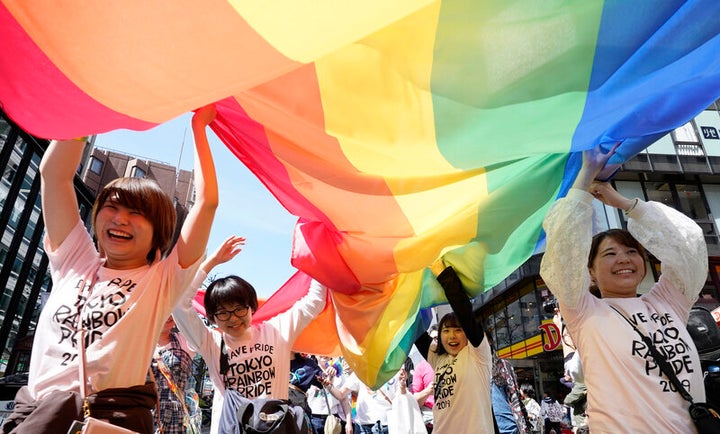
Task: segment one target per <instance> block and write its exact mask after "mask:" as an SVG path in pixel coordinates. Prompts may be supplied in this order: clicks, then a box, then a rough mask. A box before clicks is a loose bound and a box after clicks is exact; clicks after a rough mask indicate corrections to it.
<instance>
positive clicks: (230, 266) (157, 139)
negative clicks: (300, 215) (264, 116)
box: [95, 114, 296, 298]
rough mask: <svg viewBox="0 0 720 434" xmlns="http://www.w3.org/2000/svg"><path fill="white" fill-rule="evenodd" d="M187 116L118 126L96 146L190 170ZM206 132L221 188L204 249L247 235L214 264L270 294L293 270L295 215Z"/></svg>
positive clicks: (219, 270)
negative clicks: (231, 254) (234, 252)
mask: <svg viewBox="0 0 720 434" xmlns="http://www.w3.org/2000/svg"><path fill="white" fill-rule="evenodd" d="M190 118H191V114H185V115H183V116H180V117H178V118H176V119H174V120H172V121H169V122H166V123H164V124H162V125H160V126H158V127H155V128H153V129H151V130H147V131H130V130H116V131H113V132H110V133H106V134H101V135H98V137H97V139H96V141H95V145H96V146H99V147H103V148H107V149H111V150H114V151H118V152H122V153H127V154H132V155H136V156H138V157H143V158H148V159H152V160H158V161H162V162H164V163H167V164H171V165H173V166H178V162H179V163H180V164H179V166H180V168H182V169H187V170H192V168H193V152H194V151H193V139H192V131H191V129H190ZM207 131H208V138H209V140H210V147H211V149H212V152H213V157H214V161H215V166H216V169H217V173H218V183H219V187H220V206H219V207H218V210H217V213H216V215H215V223H214V225H213V228H212V231H211V233H210V241H209V242H208V250H209V251H214V250H215V249H216V248H217V246H218V245H220V243H222V242H223V240H225V238H227V237H228V236H230V235H233V234H237V235H242V236H244V237H246V238H247V241H246V244H245V248H244V249H243V251H242V252H241V253H240V254H239V255H238V256H236V257H235V259H233V260H232V261H230V262H228V263H226V264H223V265H221V266H218V267H217V268H216V269H215V270H214V273H216V274H217V275H219V276H220V275H227V274H237V275H239V276H241V277H243V278H244V279H246V280H247V281H248V282H250V283H251V284H252V285H253V286H254V287H255V289H256V290H257V292H258V296H259V297H265V298H266V297H269V296H270V295H271V294H272V293H273V292H274V291H275V290H276V289H278V288H279V287H280V286H281V285H282V284H283V283H285V281H286V280H287V279H288V278H289V277H290V276H291V275H292V274H293V273H294V271H295V269H294V268H292V266H291V265H290V250H291V246H292V231H293V227H294V224H295V221H296V217H295V216H293V215H291V214H290V213H288V212H287V210H285V208H283V207H282V206H281V205H280V204H279V203H278V201H277V200H276V199H275V198H274V197H273V196H272V195H271V194H270V192H268V191H267V189H265V187H264V186H263V185H262V184H261V183H260V182H259V181H258V180H257V178H255V176H254V175H253V174H252V173H251V172H250V171H249V170H248V169H247V168H246V167H245V166H244V165H243V164H242V163H241V162H240V160H238V159H237V158H236V157H235V156H234V155H233V154H232V153H231V152H230V151H229V150H228V149H227V148H226V147H225V145H223V144H222V142H220V140H219V139H218V138H217V137H216V136H215V134H214V133H213V132H212V131H211V130H210V129H209V128H208V130H207ZM183 139H184V143H185V144H184V146H183ZM181 150H182V155H181Z"/></svg>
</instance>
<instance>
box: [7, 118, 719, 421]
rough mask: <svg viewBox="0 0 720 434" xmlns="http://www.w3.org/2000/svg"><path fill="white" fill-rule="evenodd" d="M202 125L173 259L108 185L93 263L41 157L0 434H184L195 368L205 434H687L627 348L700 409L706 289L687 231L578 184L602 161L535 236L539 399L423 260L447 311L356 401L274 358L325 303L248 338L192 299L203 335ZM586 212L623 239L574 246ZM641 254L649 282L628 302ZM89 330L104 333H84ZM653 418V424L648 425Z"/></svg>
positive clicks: (211, 196) (666, 212)
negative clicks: (40, 260)
mask: <svg viewBox="0 0 720 434" xmlns="http://www.w3.org/2000/svg"><path fill="white" fill-rule="evenodd" d="M214 116H215V112H214V109H213V108H212V107H205V108H202V109H200V110H198V111H197V113H196V114H195V116H194V117H193V122H192V125H193V132H194V137H195V143H196V179H195V184H196V186H197V195H196V199H195V204H194V206H193V207H192V209H191V210H190V213H189V214H188V216H187V218H186V220H185V223H184V225H183V227H182V228H181V231H180V237H179V239H178V241H177V243H176V244H175V245H174V247H171V237H172V234H173V233H174V232H175V231H174V221H175V215H174V209H173V207H172V203H171V202H170V199H169V198H168V197H167V195H166V194H165V193H164V192H163V191H161V190H159V188H157V186H156V185H153V183H152V182H150V181H147V180H142V179H136V178H122V179H119V180H117V181H116V182H113V183H110V184H108V186H107V187H106V188H105V189H104V190H103V192H102V193H101V194H100V195H99V196H98V199H97V201H96V204H95V207H94V209H93V213H92V218H93V228H94V235H95V238H96V239H97V246H96V245H95V244H94V242H93V240H92V238H91V237H90V235H89V234H88V233H87V231H86V230H85V228H84V226H83V225H82V223H81V221H80V217H79V214H78V210H77V203H76V202H74V201H73V200H72V198H74V197H75V195H74V190H73V184H72V183H73V176H74V170H75V167H76V166H77V162H78V161H79V159H80V155H81V152H82V149H83V143H82V140H67V141H62V142H57V141H55V142H53V143H51V145H50V147H49V149H48V151H47V152H46V154H45V156H44V157H43V161H42V163H41V166H40V173H41V177H42V188H43V216H44V218H45V222H46V226H47V236H46V240H45V248H46V251H47V252H48V256H49V257H50V263H51V269H52V277H53V281H54V283H55V285H54V290H53V292H52V294H51V296H50V298H49V300H48V302H47V304H46V307H45V310H44V311H43V312H42V314H41V316H40V319H39V321H38V331H39V333H37V335H36V341H35V344H34V347H33V354H32V359H31V364H30V378H29V383H28V386H27V387H25V388H23V389H21V391H20V392H19V393H18V396H17V398H16V401H17V406H16V410H15V412H14V413H13V415H12V416H11V417H10V418H8V419H7V421H6V422H5V423H4V425H3V428H2V432H3V433H22V432H30V431H28V430H31V431H32V432H34V433H44V432H57V431H56V430H57V426H65V424H66V425H67V426H69V425H70V423H72V421H73V420H82V419H83V417H85V416H86V415H87V413H84V411H89V412H90V415H92V416H93V417H98V418H102V419H106V420H108V421H109V422H110V423H112V424H113V425H117V426H122V427H125V428H127V429H130V430H133V431H134V432H138V433H143V434H152V433H165V434H169V433H199V432H200V431H201V430H202V429H203V427H202V414H201V411H200V408H199V407H200V404H201V402H200V400H199V399H198V396H197V393H196V392H195V390H196V389H195V384H194V376H193V375H192V374H193V370H192V366H193V359H195V360H197V359H200V358H201V359H202V360H203V362H204V364H205V365H206V367H207V374H208V377H209V379H210V382H211V383H212V389H213V392H212V394H213V399H212V406H211V407H212V413H211V416H210V420H211V421H210V432H211V433H212V434H217V433H225V432H233V428H236V427H237V425H238V423H239V420H238V418H239V417H240V416H238V411H239V409H240V408H243V406H244V405H245V403H246V402H247V401H248V400H251V401H252V400H256V399H262V398H274V399H279V400H285V401H286V402H288V403H289V405H290V406H291V407H293V408H295V409H299V410H298V411H299V413H298V414H300V415H301V417H302V418H303V419H304V420H305V421H306V425H305V426H306V429H307V432H313V433H316V434H337V433H338V432H342V433H345V434H353V433H356V434H388V433H392V434H396V433H397V434H421V433H433V432H434V433H436V434H464V433H467V434H477V433H502V434H525V433H527V434H538V433H544V434H550V433H555V434H561V432H564V430H568V429H570V430H573V431H576V432H583V431H585V432H587V430H588V427H589V428H590V429H592V430H596V431H597V432H613V433H621V432H628V433H640V432H673V433H693V432H695V430H694V428H693V421H692V420H691V418H690V416H689V414H688V411H687V403H686V402H685V400H684V399H685V398H684V397H683V396H681V394H680V393H677V391H674V390H673V389H672V388H670V387H668V388H665V389H664V388H663V387H662V384H663V381H666V380H663V376H662V375H661V374H660V373H659V372H657V371H654V369H655V368H653V365H652V364H650V363H648V357H654V356H648V353H647V352H641V354H637V352H635V351H634V350H633V349H634V348H635V347H633V345H635V344H637V342H638V340H637V339H638V337H637V335H636V333H637V334H642V333H647V334H651V335H652V336H653V338H654V339H655V340H656V341H658V342H660V343H667V344H669V345H672V346H673V348H676V349H678V350H677V351H676V352H675V354H674V355H668V356H669V357H675V356H677V357H678V360H680V361H681V362H682V363H681V365H682V369H679V371H678V372H677V376H678V377H680V379H681V381H682V384H683V385H685V386H686V387H687V392H688V393H689V394H690V395H692V397H693V398H694V399H695V400H696V401H699V402H701V401H704V400H705V391H704V388H703V378H702V373H703V369H702V368H701V366H700V362H699V359H698V352H697V350H696V349H695V347H694V345H693V340H692V338H691V336H690V335H689V334H688V331H687V330H686V329H685V324H686V323H687V319H688V312H689V310H690V308H691V306H692V305H693V303H694V301H695V299H696V298H697V295H698V292H699V291H700V289H701V288H702V286H703V284H704V281H705V276H706V271H707V253H706V250H705V243H704V238H703V234H702V230H701V229H700V228H699V227H698V226H697V224H695V223H694V222H693V221H692V220H691V219H689V218H687V217H685V216H684V215H682V214H680V213H678V212H676V211H674V210H672V209H670V208H668V207H666V206H664V205H662V204H659V203H655V202H645V201H642V200H640V199H628V198H626V197H624V196H622V195H620V194H619V193H618V192H617V191H615V190H614V189H613V188H612V186H611V185H610V184H608V183H607V182H601V181H597V180H596V179H595V178H596V177H597V175H598V173H599V172H600V170H601V169H602V168H603V167H604V166H605V163H606V162H607V161H608V159H609V158H610V156H611V155H612V153H613V152H614V149H615V148H613V149H611V150H610V151H609V152H603V151H601V150H600V149H595V150H591V151H586V152H585V154H584V160H583V161H584V162H583V166H582V169H581V171H580V173H579V175H578V177H577V179H576V181H575V183H574V185H573V187H572V189H571V190H570V192H569V193H568V194H567V197H566V198H563V199H561V200H559V201H558V202H557V203H556V204H555V205H554V206H553V207H552V209H551V210H550V211H549V212H548V215H547V217H546V219H545V230H546V232H547V252H546V254H545V256H544V259H543V262H542V271H541V273H542V276H543V278H544V279H545V281H546V283H547V286H548V288H549V289H550V290H552V292H553V293H554V294H555V295H556V297H557V299H558V301H559V309H558V310H557V312H556V315H555V318H554V320H555V321H556V322H557V324H558V327H559V329H560V330H561V331H562V334H563V351H564V373H563V375H562V376H561V378H559V379H558V384H557V388H555V389H551V390H544V391H543V397H542V399H539V397H538V396H537V395H536V393H535V387H534V385H532V384H528V383H523V384H519V383H518V379H517V376H516V374H515V372H514V369H513V366H512V364H511V363H510V362H508V361H507V360H505V359H502V358H499V357H498V356H497V353H496V352H495V350H494V348H493V345H492V342H490V336H488V335H487V334H486V333H485V330H484V328H483V321H482V320H479V319H478V318H476V316H475V314H474V312H473V309H472V304H471V300H470V298H469V296H468V291H466V290H465V288H464V286H463V283H462V276H461V275H460V274H459V272H458V271H456V270H455V269H454V268H453V267H452V266H451V265H447V264H444V263H442V261H440V262H439V263H438V264H436V267H437V269H435V268H433V272H434V273H435V275H436V279H437V282H438V283H439V285H440V287H441V288H442V290H443V292H444V295H445V297H446V298H447V301H448V303H449V305H450V307H451V308H452V312H450V313H447V314H446V315H444V316H443V317H442V318H440V319H439V321H438V322H437V324H436V325H434V326H432V327H431V328H430V329H429V330H427V331H426V332H424V333H422V334H421V335H420V336H418V338H417V340H416V341H415V346H414V351H416V353H415V354H413V355H412V356H411V357H408V359H407V361H406V363H405V365H404V366H403V367H402V368H401V369H399V371H398V372H397V373H396V374H395V375H394V376H392V377H391V378H390V379H389V380H388V381H387V382H385V383H384V384H383V385H382V386H380V387H376V388H370V387H368V386H367V385H365V384H363V382H362V381H361V380H360V379H359V378H358V376H357V375H356V374H355V373H354V372H353V370H352V369H351V367H350V366H349V364H348V363H347V362H346V361H345V360H344V359H343V358H342V357H339V356H335V357H328V356H327V355H309V354H300V353H295V352H293V350H292V348H293V343H294V342H295V340H296V338H297V337H298V335H299V334H300V333H301V331H302V330H303V328H304V327H305V326H307V325H308V324H309V323H310V322H311V321H312V320H313V318H315V317H316V316H317V315H318V314H319V313H320V312H321V311H322V310H323V308H324V307H325V304H326V303H327V301H328V299H329V291H328V288H326V287H325V286H324V285H322V284H321V283H319V282H316V281H313V282H312V283H311V284H310V288H309V290H308V293H307V295H306V296H305V297H303V298H302V299H300V300H299V301H297V302H296V303H295V304H294V305H293V306H292V307H291V308H290V309H288V310H287V311H285V312H283V313H281V314H279V315H277V316H275V317H273V318H271V319H269V320H267V321H265V322H262V323H260V324H254V323H253V322H252V317H253V315H254V314H255V312H256V311H257V309H258V298H257V294H256V292H255V289H254V288H253V286H252V285H251V284H250V283H249V282H247V281H245V280H244V279H243V278H241V277H239V276H236V275H231V276H224V277H219V278H216V279H213V281H212V282H211V283H210V284H209V285H208V286H207V288H206V290H205V295H204V306H205V310H206V318H205V320H203V319H201V318H200V317H199V316H198V315H197V313H196V311H195V310H194V308H193V305H192V300H193V299H194V297H195V296H196V292H197V290H198V289H200V288H201V285H202V284H203V282H204V281H205V280H206V279H207V278H208V275H209V274H210V272H211V270H212V269H213V268H214V267H215V266H217V265H218V264H221V263H224V262H227V261H229V260H231V259H232V258H234V257H235V256H236V255H237V254H238V253H239V252H240V251H241V249H242V248H243V245H244V243H245V239H244V238H243V237H239V236H230V237H229V238H228V239H227V240H226V241H225V242H224V243H223V244H222V245H221V246H219V247H218V248H217V250H216V251H214V252H213V253H211V254H210V255H208V256H207V258H205V259H204V260H202V256H203V253H204V251H205V249H206V244H207V239H208V235H209V231H210V227H211V226H212V220H213V216H214V210H215V208H216V206H217V203H218V200H219V198H218V189H217V182H216V179H215V174H214V166H213V163H212V158H211V155H210V150H209V146H208V143H207V138H206V137H205V132H204V130H205V127H206V126H207V125H208V124H209V122H211V121H212V119H213V118H214ZM593 198H595V199H598V200H600V201H601V202H603V203H604V204H606V205H607V206H612V207H616V208H619V209H621V210H623V211H624V212H625V214H626V215H627V217H628V219H629V224H628V229H629V231H624V230H610V231H607V232H604V233H601V234H598V235H595V236H594V237H593V235H592V233H591V228H592V206H591V205H590V202H591V200H592V199H593ZM646 248H647V249H648V251H650V252H652V254H653V255H655V256H656V257H657V258H659V259H660V260H661V261H662V266H663V273H662V275H661V277H660V280H659V281H658V282H657V283H655V284H654V286H652V288H651V289H650V291H649V292H648V293H647V294H645V295H643V296H640V297H638V287H639V285H640V283H641V282H642V281H643V279H644V278H645V275H646V269H645V267H646V250H645V249H646ZM110 298H113V300H115V301H116V302H114V303H112V306H110V304H111V303H107V302H105V301H107V300H109V299H110ZM96 313H97V314H99V316H102V317H103V318H111V315H113V314H114V315H115V317H113V318H115V320H113V321H107V322H103V323H101V324H100V323H97V321H89V320H88V318H96V317H99V316H98V315H95V314H96ZM171 314H172V317H171V316H170V315H171ZM628 323H630V324H631V325H632V327H631V326H630V325H628ZM633 324H634V325H633ZM634 328H635V330H633V329H634ZM640 329H642V330H640ZM680 349H681V350H682V351H680ZM680 358H681V359H680ZM620 366H621V367H622V369H617V368H618V367H620ZM674 366H678V365H677V364H674ZM561 384H564V385H565V386H566V389H565V390H564V391H563V390H562V389H561ZM626 390H633V393H632V394H628V393H622V392H623V391H626ZM156 391H157V392H156ZM557 391H562V393H557ZM561 395H562V398H561ZM559 398H561V399H562V401H559ZM158 399H159V403H158V402H157V401H158ZM538 399H539V401H538ZM659 402H662V403H663V404H662V407H661V411H653V410H652V409H654V408H656V407H657V404H658V403H659ZM83 404H85V405H83ZM83 407H84V408H83ZM620 415H622V416H620ZM329 431H330V432H329Z"/></svg>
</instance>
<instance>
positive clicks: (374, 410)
mask: <svg viewBox="0 0 720 434" xmlns="http://www.w3.org/2000/svg"><path fill="white" fill-rule="evenodd" d="M346 385H347V388H348V389H350V390H352V391H354V392H356V393H357V402H356V406H355V413H356V414H355V420H354V421H353V422H355V423H358V424H360V425H369V424H374V423H375V422H377V421H380V424H381V425H387V424H388V420H387V414H388V412H389V411H390V410H392V400H393V398H395V394H396V393H398V392H399V391H398V374H395V376H394V377H392V378H391V379H390V380H388V381H387V382H386V383H385V384H383V385H382V386H380V388H379V389H377V390H372V389H371V388H369V387H368V386H366V385H365V384H364V383H363V382H362V381H360V379H359V378H358V376H357V375H356V374H355V373H354V372H353V373H352V374H350V375H349V376H348V379H347V383H346Z"/></svg>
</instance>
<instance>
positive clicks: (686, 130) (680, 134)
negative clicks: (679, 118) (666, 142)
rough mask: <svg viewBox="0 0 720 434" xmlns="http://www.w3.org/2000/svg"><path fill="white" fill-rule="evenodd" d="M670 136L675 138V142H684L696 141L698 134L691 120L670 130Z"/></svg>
mask: <svg viewBox="0 0 720 434" xmlns="http://www.w3.org/2000/svg"><path fill="white" fill-rule="evenodd" d="M672 137H673V139H675V141H676V142H685V143H698V142H699V140H698V136H697V132H696V131H695V125H694V124H693V122H692V121H690V122H688V123H686V124H685V125H683V126H681V127H678V128H676V129H675V130H674V131H673V132H672Z"/></svg>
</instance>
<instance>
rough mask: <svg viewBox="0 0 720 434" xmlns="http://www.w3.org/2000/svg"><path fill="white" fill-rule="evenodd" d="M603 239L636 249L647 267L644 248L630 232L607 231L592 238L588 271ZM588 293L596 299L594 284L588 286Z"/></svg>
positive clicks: (595, 286) (623, 230) (596, 292)
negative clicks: (609, 239)
mask: <svg viewBox="0 0 720 434" xmlns="http://www.w3.org/2000/svg"><path fill="white" fill-rule="evenodd" d="M605 238H611V239H613V240H615V241H617V242H618V243H620V244H622V245H623V246H627V247H632V248H634V249H636V250H637V251H638V252H639V253H640V255H641V256H642V257H643V260H644V266H645V267H647V265H646V264H647V260H648V257H647V252H646V251H645V247H643V246H642V244H640V241H638V240H636V239H635V237H633V236H632V234H630V232H628V231H626V230H625V229H608V230H607V231H604V232H600V233H598V234H595V236H593V239H592V244H591V245H590V254H589V255H588V263H587V267H588V269H590V268H592V267H593V262H595V258H596V257H597V255H598V252H599V250H600V244H601V243H602V242H603V241H604V240H605ZM645 273H647V269H645ZM590 292H591V293H592V294H593V295H595V296H596V297H598V294H600V290H599V288H598V287H597V285H594V284H593V285H591V286H590ZM598 298H602V297H598Z"/></svg>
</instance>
